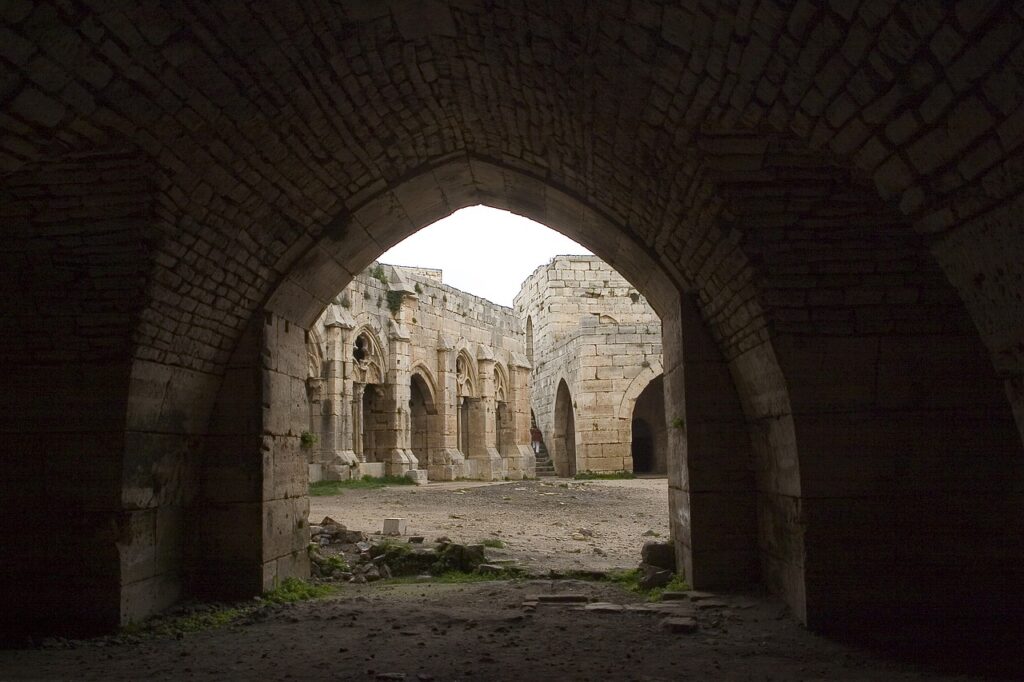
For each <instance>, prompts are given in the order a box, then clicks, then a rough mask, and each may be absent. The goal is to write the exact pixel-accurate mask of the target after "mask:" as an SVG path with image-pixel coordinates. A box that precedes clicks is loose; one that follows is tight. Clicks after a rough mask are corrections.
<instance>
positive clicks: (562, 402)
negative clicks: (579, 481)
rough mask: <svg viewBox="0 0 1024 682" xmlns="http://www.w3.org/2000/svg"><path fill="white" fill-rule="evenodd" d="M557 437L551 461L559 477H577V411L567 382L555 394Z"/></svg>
mask: <svg viewBox="0 0 1024 682" xmlns="http://www.w3.org/2000/svg"><path fill="white" fill-rule="evenodd" d="M554 423H555V437H554V441H553V442H552V448H551V459H552V462H553V463H554V465H555V473H556V474H557V475H558V476H575V475H576V410H575V408H574V406H573V402H572V394H571V393H570V392H569V386H568V385H567V384H566V383H565V380H564V379H563V380H561V381H560V382H558V391H557V393H555V421H554Z"/></svg>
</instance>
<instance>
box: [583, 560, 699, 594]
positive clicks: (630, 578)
mask: <svg viewBox="0 0 1024 682" xmlns="http://www.w3.org/2000/svg"><path fill="white" fill-rule="evenodd" d="M572 577H574V578H576V579H580V580H593V579H594V578H593V577H588V576H587V575H586V574H585V573H580V574H579V575H574V576H572ZM598 582H609V583H613V584H615V585H618V586H619V587H621V588H623V589H625V590H629V591H630V592H635V593H637V594H642V595H644V596H646V597H647V601H661V598H662V596H663V595H664V594H665V593H666V592H685V591H686V590H689V589H690V585H689V583H687V582H686V578H684V577H683V576H681V575H676V576H674V577H673V578H672V580H671V581H670V582H669V584H668V585H665V587H655V588H652V589H650V590H645V589H643V588H642V587H640V569H638V568H633V569H630V570H628V571H609V572H608V573H606V574H605V575H604V577H603V578H600V579H598Z"/></svg>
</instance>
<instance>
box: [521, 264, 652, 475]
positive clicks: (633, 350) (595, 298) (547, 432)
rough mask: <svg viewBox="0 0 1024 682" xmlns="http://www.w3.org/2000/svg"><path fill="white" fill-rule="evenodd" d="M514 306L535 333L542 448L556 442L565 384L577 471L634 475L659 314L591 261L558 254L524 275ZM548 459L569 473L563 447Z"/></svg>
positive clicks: (605, 267) (533, 399)
mask: <svg viewBox="0 0 1024 682" xmlns="http://www.w3.org/2000/svg"><path fill="white" fill-rule="evenodd" d="M513 305H514V307H515V310H516V312H517V313H518V314H519V316H520V318H521V319H522V320H523V326H524V328H528V329H532V331H533V342H532V346H533V366H534V367H533V373H532V379H533V391H532V396H531V405H532V407H533V411H534V415H535V416H536V419H537V426H538V428H539V429H540V430H541V434H542V435H543V438H544V441H545V443H547V444H549V448H550V444H552V443H555V442H556V439H555V431H556V425H555V411H556V405H555V399H556V395H557V392H558V386H559V383H560V382H561V381H565V382H566V384H567V386H568V388H569V392H570V395H571V396H572V403H573V404H572V408H573V410H574V415H575V418H574V424H575V433H574V434H573V437H574V439H575V445H576V447H575V451H576V462H575V469H574V470H575V471H579V472H582V471H603V472H610V471H623V470H625V471H631V470H632V469H633V462H632V458H631V456H630V440H631V434H630V426H631V417H632V412H633V404H634V403H635V401H636V399H637V397H638V396H639V395H640V393H641V392H642V391H643V389H644V388H645V387H646V386H647V384H648V383H649V382H650V381H651V380H652V379H654V378H655V377H656V376H658V375H659V374H660V373H661V355H662V349H661V321H660V320H659V319H658V316H657V314H656V313H655V312H654V310H653V309H652V308H651V307H650V305H649V304H648V303H647V300H646V299H645V298H644V297H643V296H642V295H640V293H639V292H638V291H637V290H636V289H635V288H634V287H633V286H632V285H631V284H630V283H629V282H627V281H626V280H625V279H624V278H623V277H622V275H620V274H619V273H617V272H616V271H615V270H613V269H612V268H611V266H609V265H608V264H607V263H605V262H603V261H602V260H601V259H599V258H597V257H596V256H556V257H555V258H554V259H552V260H551V261H550V262H549V263H547V264H546V265H542V266H541V267H539V268H537V269H536V270H535V271H534V272H533V274H531V275H530V277H529V278H527V280H526V281H525V282H524V283H523V287H522V289H521V290H520V292H519V294H518V295H517V296H516V298H515V301H514V303H513ZM527 320H529V324H527ZM527 345H528V346H529V343H528V344H527ZM566 437H568V435H567V436H566ZM552 458H553V460H554V463H555V470H556V473H558V474H560V475H567V474H568V473H569V471H570V470H573V467H572V465H573V463H571V462H565V461H562V460H561V458H562V453H561V449H560V447H556V448H555V451H553V452H552Z"/></svg>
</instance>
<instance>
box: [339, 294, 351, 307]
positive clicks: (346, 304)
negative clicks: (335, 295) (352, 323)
mask: <svg viewBox="0 0 1024 682" xmlns="http://www.w3.org/2000/svg"><path fill="white" fill-rule="evenodd" d="M341 307H342V308H351V307H352V301H351V300H350V299H349V297H348V296H347V295H346V296H342V298H341Z"/></svg>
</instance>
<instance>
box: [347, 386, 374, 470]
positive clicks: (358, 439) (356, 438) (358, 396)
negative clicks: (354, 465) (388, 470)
mask: <svg viewBox="0 0 1024 682" xmlns="http://www.w3.org/2000/svg"><path fill="white" fill-rule="evenodd" d="M365 390H366V384H361V383H356V382H352V401H351V407H352V450H353V452H355V454H356V460H357V461H359V462H369V461H370V460H369V459H367V457H366V444H365V443H364V442H363V428H364V427H363V392H364V391H365Z"/></svg>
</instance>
